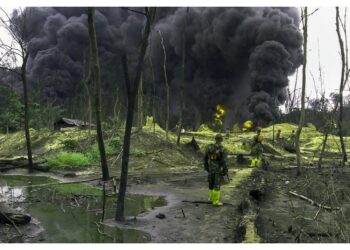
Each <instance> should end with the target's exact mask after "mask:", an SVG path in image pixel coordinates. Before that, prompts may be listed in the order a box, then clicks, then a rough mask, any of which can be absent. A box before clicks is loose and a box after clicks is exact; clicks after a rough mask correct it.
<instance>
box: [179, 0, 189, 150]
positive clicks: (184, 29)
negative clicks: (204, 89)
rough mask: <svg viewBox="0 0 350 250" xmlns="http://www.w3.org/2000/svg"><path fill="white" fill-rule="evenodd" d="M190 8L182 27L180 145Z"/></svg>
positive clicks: (187, 10)
mask: <svg viewBox="0 0 350 250" xmlns="http://www.w3.org/2000/svg"><path fill="white" fill-rule="evenodd" d="M189 9H190V8H189V7H187V9H186V14H185V20H184V24H183V27H182V63H181V70H182V83H181V86H180V115H179V128H178V131H177V140H176V144H177V145H180V138H181V130H182V128H183V112H184V109H185V98H184V94H185V93H184V90H185V80H186V77H185V76H186V75H185V63H186V26H187V19H188V12H189Z"/></svg>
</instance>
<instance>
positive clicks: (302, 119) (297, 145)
mask: <svg viewBox="0 0 350 250" xmlns="http://www.w3.org/2000/svg"><path fill="white" fill-rule="evenodd" d="M302 19H303V35H304V48H303V50H304V57H303V82H302V90H301V110H300V120H299V126H298V129H297V132H296V136H295V148H296V156H297V166H298V172H297V175H300V174H301V155H300V135H301V131H302V129H303V126H304V122H305V86H306V63H307V19H308V13H307V7H305V8H304V10H303V18H302Z"/></svg>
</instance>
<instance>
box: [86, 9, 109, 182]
mask: <svg viewBox="0 0 350 250" xmlns="http://www.w3.org/2000/svg"><path fill="white" fill-rule="evenodd" d="M94 12H95V8H93V7H89V8H88V25H89V38H90V51H91V67H92V79H93V82H94V92H95V93H94V94H95V103H94V105H95V116H96V133H97V141H98V149H99V152H100V158H101V169H102V179H103V180H104V181H106V180H108V179H109V172H108V165H107V157H106V149H105V145H104V141H103V131H102V125H101V101H100V99H101V75H100V64H99V61H98V51H97V41H96V32H95V24H94Z"/></svg>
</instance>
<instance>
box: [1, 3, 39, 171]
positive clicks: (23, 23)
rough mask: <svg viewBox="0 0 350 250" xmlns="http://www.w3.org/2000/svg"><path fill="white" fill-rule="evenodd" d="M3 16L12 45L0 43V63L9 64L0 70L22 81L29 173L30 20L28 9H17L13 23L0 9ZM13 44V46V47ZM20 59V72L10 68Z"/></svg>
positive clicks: (31, 155)
mask: <svg viewBox="0 0 350 250" xmlns="http://www.w3.org/2000/svg"><path fill="white" fill-rule="evenodd" d="M1 12H2V14H3V16H5V18H6V20H5V19H4V18H2V17H0V22H1V23H2V25H3V27H4V28H5V29H6V31H7V32H8V33H9V34H10V36H11V39H12V40H13V42H14V43H12V44H11V45H7V44H4V43H3V42H2V41H1V43H0V49H1V50H3V51H4V53H3V54H2V58H1V60H0V62H1V63H2V62H3V61H4V58H5V60H6V59H8V60H9V61H10V62H7V65H6V64H5V65H4V66H3V65H1V66H0V69H3V70H7V71H11V72H12V73H15V74H17V75H18V76H19V77H20V79H21V80H22V84H23V103H24V133H25V138H26V147H27V156H28V166H29V171H30V172H31V171H32V170H33V166H34V164H33V154H32V144H31V138H30V130H29V119H30V118H29V109H30V108H29V100H28V99H29V98H28V87H27V62H28V58H29V52H28V43H27V42H26V39H25V38H26V36H27V35H28V30H27V25H28V24H27V21H28V19H29V18H30V9H25V10H23V11H22V10H21V9H19V12H20V14H19V15H18V17H17V20H16V21H14V19H13V18H10V16H9V15H8V14H7V13H6V11H4V10H3V9H1ZM13 44H15V45H13ZM17 57H20V58H21V59H22V65H21V69H20V72H18V71H17V70H16V69H14V68H12V67H11V65H13V64H16V58H17Z"/></svg>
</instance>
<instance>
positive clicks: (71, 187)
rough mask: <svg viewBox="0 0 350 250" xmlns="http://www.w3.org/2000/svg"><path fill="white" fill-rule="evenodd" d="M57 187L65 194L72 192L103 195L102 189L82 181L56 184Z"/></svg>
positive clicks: (57, 189)
mask: <svg viewBox="0 0 350 250" xmlns="http://www.w3.org/2000/svg"><path fill="white" fill-rule="evenodd" d="M55 189H56V191H57V192H58V193H61V194H64V195H70V194H79V195H94V196H99V195H101V190H100V189H98V188H94V187H91V186H89V185H86V184H80V183H77V184H61V185H56V186H55Z"/></svg>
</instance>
